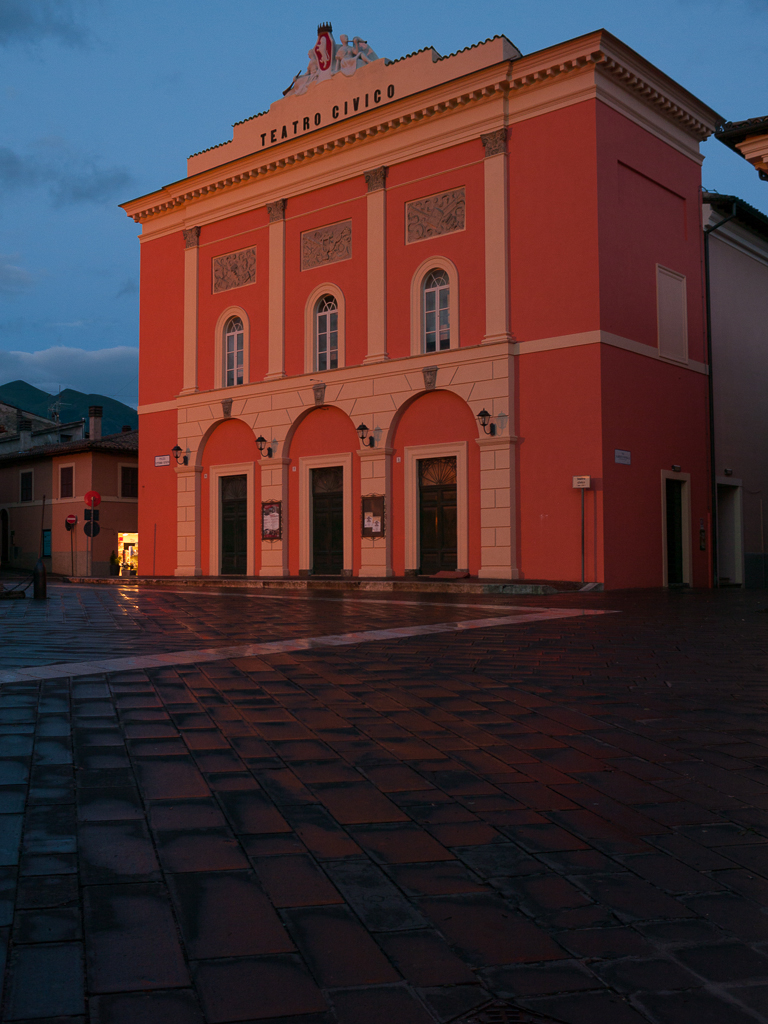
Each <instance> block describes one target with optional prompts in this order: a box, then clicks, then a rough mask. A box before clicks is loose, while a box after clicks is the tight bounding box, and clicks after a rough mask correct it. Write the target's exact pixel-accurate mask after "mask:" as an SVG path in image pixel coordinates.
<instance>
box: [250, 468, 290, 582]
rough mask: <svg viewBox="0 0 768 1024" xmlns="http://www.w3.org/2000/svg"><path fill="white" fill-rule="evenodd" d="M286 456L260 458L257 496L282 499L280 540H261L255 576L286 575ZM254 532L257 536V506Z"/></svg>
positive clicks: (259, 519) (258, 511) (259, 530)
mask: <svg viewBox="0 0 768 1024" xmlns="http://www.w3.org/2000/svg"><path fill="white" fill-rule="evenodd" d="M290 464H291V460H290V459H279V458H271V459H270V458H263V457H262V458H261V460H260V461H259V468H260V469H261V500H262V501H279V502H282V506H281V507H282V540H262V541H261V569H260V570H259V576H287V575H288V467H289V466H290ZM256 516H257V523H256V529H257V535H258V537H259V538H261V508H257V509H256Z"/></svg>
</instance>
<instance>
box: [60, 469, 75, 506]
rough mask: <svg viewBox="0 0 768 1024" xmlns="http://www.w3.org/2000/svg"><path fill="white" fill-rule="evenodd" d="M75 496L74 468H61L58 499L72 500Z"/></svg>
mask: <svg viewBox="0 0 768 1024" xmlns="http://www.w3.org/2000/svg"><path fill="white" fill-rule="evenodd" d="M74 495H75V467H74V466H62V467H61V469H60V470H59V497H60V498H73V497H74Z"/></svg>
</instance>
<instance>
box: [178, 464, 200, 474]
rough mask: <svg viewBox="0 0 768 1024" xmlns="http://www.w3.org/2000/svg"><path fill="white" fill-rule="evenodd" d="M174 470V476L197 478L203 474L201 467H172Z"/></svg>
mask: <svg viewBox="0 0 768 1024" xmlns="http://www.w3.org/2000/svg"><path fill="white" fill-rule="evenodd" d="M173 468H174V469H175V470H176V476H195V474H197V475H198V476H199V474H200V473H202V472H203V467H202V466H174V467H173Z"/></svg>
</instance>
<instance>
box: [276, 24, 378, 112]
mask: <svg viewBox="0 0 768 1024" xmlns="http://www.w3.org/2000/svg"><path fill="white" fill-rule="evenodd" d="M340 39H341V42H340V43H337V42H336V40H335V39H334V38H333V27H332V26H331V23H330V22H324V23H323V24H322V25H318V26H317V42H316V43H315V45H314V46H313V47H312V49H311V50H310V51H309V64H308V66H307V70H306V71H303V72H300V73H299V74H298V75H296V77H295V78H294V80H293V82H292V83H291V85H290V86H289V87H288V88H287V89H286V90H285V95H286V96H287V95H289V94H290V95H293V96H301V95H302V94H303V93H305V92H306V91H307V89H308V88H309V87H310V85H313V84H314V83H315V82H321V81H323V80H324V79H326V78H332V77H333V76H334V75H335V74H338V72H339V71H340V72H341V73H342V75H346V76H347V77H349V76H350V75H354V73H355V72H356V71H357V69H358V68H361V67H363V66H364V65H365V64H371V63H372V62H373V61H375V60H378V59H379V58H378V57H377V56H376V54H375V53H374V52H373V50H372V49H371V47H370V46H369V45H368V43H367V42H366V41H365V39H361V38H360V36H353V37H352V39H351V40H350V38H349V36H340Z"/></svg>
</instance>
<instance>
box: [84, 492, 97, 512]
mask: <svg viewBox="0 0 768 1024" xmlns="http://www.w3.org/2000/svg"><path fill="white" fill-rule="evenodd" d="M85 504H86V505H87V506H88V508H96V506H97V505H100V504H101V495H100V494H99V492H98V491H88V492H87V493H86V495H85Z"/></svg>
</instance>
